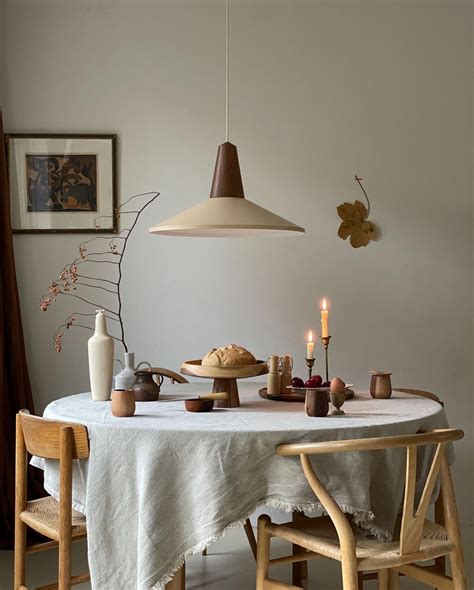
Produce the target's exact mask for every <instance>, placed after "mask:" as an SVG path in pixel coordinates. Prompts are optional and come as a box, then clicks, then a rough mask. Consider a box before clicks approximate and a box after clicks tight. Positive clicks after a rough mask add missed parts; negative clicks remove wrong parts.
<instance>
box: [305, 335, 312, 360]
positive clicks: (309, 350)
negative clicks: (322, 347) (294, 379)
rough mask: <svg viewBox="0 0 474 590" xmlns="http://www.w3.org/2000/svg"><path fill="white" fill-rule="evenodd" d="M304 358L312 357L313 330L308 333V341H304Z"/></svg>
mask: <svg viewBox="0 0 474 590" xmlns="http://www.w3.org/2000/svg"><path fill="white" fill-rule="evenodd" d="M306 358H307V359H314V342H313V332H311V330H310V331H309V334H308V342H306Z"/></svg>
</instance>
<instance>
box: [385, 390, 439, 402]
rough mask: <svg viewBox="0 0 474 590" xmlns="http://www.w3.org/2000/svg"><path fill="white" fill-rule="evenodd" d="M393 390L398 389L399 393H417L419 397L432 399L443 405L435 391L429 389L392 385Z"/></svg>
mask: <svg viewBox="0 0 474 590" xmlns="http://www.w3.org/2000/svg"><path fill="white" fill-rule="evenodd" d="M393 391H399V392H400V393H409V394H410V395H419V396H420V397H426V398H428V399H432V400H433V401H434V402H438V403H439V404H441V405H443V402H442V401H441V400H440V399H439V397H438V396H437V395H436V394H435V393H431V391H424V390H423V389H409V388H403V387H394V388H393Z"/></svg>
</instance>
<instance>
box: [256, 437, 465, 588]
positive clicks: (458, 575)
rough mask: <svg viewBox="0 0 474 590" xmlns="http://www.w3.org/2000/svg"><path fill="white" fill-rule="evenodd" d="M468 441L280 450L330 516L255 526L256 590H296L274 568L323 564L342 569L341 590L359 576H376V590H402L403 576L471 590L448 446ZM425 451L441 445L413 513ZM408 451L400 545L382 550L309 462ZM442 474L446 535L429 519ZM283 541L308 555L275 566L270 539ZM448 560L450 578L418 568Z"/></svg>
mask: <svg viewBox="0 0 474 590" xmlns="http://www.w3.org/2000/svg"><path fill="white" fill-rule="evenodd" d="M463 436H464V433H463V432H462V430H454V429H444V430H436V431H433V432H427V433H419V434H412V435H400V436H388V437H382V438H366V439H359V440H357V439H356V440H340V441H331V442H320V443H309V444H285V445H280V446H279V447H277V453H278V454H279V455H282V456H299V457H300V460H301V464H302V468H303V472H304V474H305V476H306V479H307V480H308V483H309V485H310V486H311V488H312V490H313V491H314V493H315V494H316V496H317V497H318V500H319V501H320V502H321V504H322V505H323V507H324V509H325V510H326V512H327V513H328V516H327V517H320V518H313V519H305V520H303V521H300V522H290V523H286V524H281V525H278V524H274V523H272V522H271V520H270V518H269V517H268V516H265V515H263V516H261V517H260V518H259V522H258V554H257V585H256V589H257V590H270V589H284V588H288V589H290V590H296V589H297V588H299V586H292V585H288V584H284V583H282V582H277V581H276V580H273V579H271V578H269V577H268V570H269V566H270V565H274V564H282V563H294V562H297V561H306V560H309V559H316V558H320V557H329V558H331V559H335V560H338V561H340V562H341V565H342V579H343V589H344V590H357V589H358V583H359V581H358V572H364V571H367V570H376V571H378V573H379V575H378V577H379V590H398V588H399V586H398V578H399V574H400V573H402V574H405V575H407V576H410V577H413V578H415V579H417V580H419V581H421V582H424V583H425V584H428V585H431V586H432V587H435V588H440V589H443V590H449V589H453V590H466V579H465V573H464V563H463V553H462V541H461V535H460V530H459V520H458V514H457V508H456V502H455V498H454V488H453V483H452V479H451V473H450V469H449V465H448V461H447V458H446V454H445V445H446V443H448V442H450V441H455V440H459V439H461V438H462V437H463ZM420 445H436V451H435V453H434V458H433V461H432V464H431V468H430V471H429V474H428V476H427V478H426V482H425V486H424V490H423V493H422V497H421V500H420V502H419V504H418V507H417V508H416V509H415V487H416V459H417V448H418V447H419V446H420ZM389 448H406V453H407V466H406V482H405V497H404V503H403V512H402V515H401V529H400V540H399V541H394V542H392V543H382V542H380V541H377V540H370V539H367V538H366V537H365V536H363V535H362V534H360V533H359V532H358V531H357V529H356V527H355V526H354V525H353V523H352V521H351V520H350V519H348V518H347V517H346V515H345V514H344V513H343V512H342V510H341V509H340V508H339V506H338V505H337V503H336V501H335V500H334V499H333V498H332V496H331V495H330V494H329V492H328V491H327V490H326V488H325V487H324V486H323V484H322V483H321V482H320V480H319V479H318V477H317V475H316V473H315V471H314V469H313V466H312V465H311V462H310V456H311V455H317V454H325V453H339V452H348V451H371V450H379V449H389ZM439 474H441V493H442V495H443V504H444V517H445V522H446V528H443V527H442V526H440V525H438V524H436V523H434V522H431V521H429V520H427V519H426V515H427V511H428V507H429V503H430V500H431V496H432V493H433V489H434V486H435V484H436V480H437V478H438V476H439ZM272 536H274V537H281V538H283V539H286V540H287V541H289V542H290V543H293V544H296V545H299V546H300V547H302V548H304V553H300V554H297V555H289V556H287V557H280V558H278V559H270V538H271V537H272ZM442 555H449V557H450V561H451V570H452V578H450V577H448V576H446V575H443V574H441V573H439V572H436V571H431V570H428V569H426V568H423V567H421V566H419V565H415V562H419V561H427V560H431V559H434V558H436V557H439V556H442Z"/></svg>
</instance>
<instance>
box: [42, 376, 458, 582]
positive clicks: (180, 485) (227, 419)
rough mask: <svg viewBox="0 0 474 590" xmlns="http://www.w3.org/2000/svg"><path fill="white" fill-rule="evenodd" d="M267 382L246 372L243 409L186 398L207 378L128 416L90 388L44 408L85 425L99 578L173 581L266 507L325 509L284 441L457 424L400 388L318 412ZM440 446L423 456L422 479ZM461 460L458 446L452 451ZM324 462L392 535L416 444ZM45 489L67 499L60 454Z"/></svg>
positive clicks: (79, 477)
mask: <svg viewBox="0 0 474 590" xmlns="http://www.w3.org/2000/svg"><path fill="white" fill-rule="evenodd" d="M263 385H264V384H263V383H256V382H241V384H240V386H239V389H240V398H241V406H240V407H239V408H225V409H224V408H222V409H221V408H219V409H214V410H213V411H212V412H209V413H191V412H187V411H186V410H185V408H184V402H183V399H185V398H191V397H195V396H197V395H202V394H204V393H208V392H209V390H210V388H209V384H206V383H189V384H182V385H181V384H180V385H165V386H162V391H161V394H160V399H159V401H157V402H137V404H136V411H135V415H134V416H132V417H129V418H116V417H114V416H113V415H112V413H111V404H110V402H97V401H93V400H92V399H91V396H90V394H89V393H81V394H77V395H71V396H68V397H64V398H61V399H58V400H55V401H53V402H52V403H50V404H49V405H48V406H47V407H46V409H45V412H44V416H45V417H47V418H50V419H55V420H63V421H69V422H75V423H81V424H84V425H85V426H86V427H87V429H88V435H89V439H90V456H89V459H88V460H79V461H75V465H74V468H73V507H74V509H75V510H78V511H80V512H82V513H84V514H86V517H87V532H88V556H89V567H90V572H91V582H92V587H93V588H96V589H98V590H109V589H110V590H117V589H120V590H128V589H130V590H131V589H140V590H144V589H147V590H148V589H150V588H156V589H160V588H162V587H163V586H164V585H165V584H166V583H168V582H169V581H170V580H171V579H172V576H173V574H174V573H175V572H176V571H178V569H179V568H180V566H181V565H182V564H183V562H184V561H185V559H186V558H187V557H188V556H189V555H192V554H194V553H197V552H199V551H202V550H203V549H204V548H206V547H207V546H208V545H209V544H211V543H212V542H214V541H216V540H218V539H219V538H220V537H222V536H223V535H225V533H226V532H227V531H228V530H229V528H231V527H235V526H239V525H242V524H243V523H244V522H245V520H246V519H247V518H248V517H249V515H251V514H252V513H253V512H254V511H255V510H256V509H257V508H261V507H265V506H266V507H273V508H279V509H281V510H283V511H286V512H292V511H294V510H299V511H306V512H307V514H309V515H312V514H313V515H314V514H320V513H321V506H320V504H319V502H318V499H317V498H316V497H315V496H314V493H313V492H312V490H311V488H310V487H309V485H308V483H307V481H306V479H305V477H304V474H303V472H302V470H301V467H300V463H299V459H298V458H297V457H291V458H288V457H281V456H278V455H276V454H275V448H276V446H277V445H278V444H281V443H290V442H320V441H329V440H339V439H352V438H358V439H359V438H364V437H378V436H388V435H399V434H412V433H416V432H417V431H419V430H421V429H424V430H431V429H435V428H445V427H446V426H447V425H448V424H447V419H446V415H445V413H444V409H443V407H442V406H441V405H440V404H439V403H437V402H435V401H433V400H431V399H427V398H424V397H418V396H415V395H411V394H406V393H396V392H394V393H393V395H392V397H391V398H390V399H384V400H382V399H372V398H371V397H370V395H369V394H368V393H364V392H358V391H356V393H355V396H354V398H353V399H352V400H348V401H346V403H345V404H344V406H343V410H344V411H345V414H343V415H328V416H326V417H324V418H313V417H309V416H307V415H306V413H305V409H304V404H303V403H285V402H279V401H271V400H266V399H262V398H261V397H260V396H259V394H258V390H259V388H261V387H262V386H263ZM430 457H431V449H430V447H425V448H424V451H423V452H422V453H421V456H420V457H419V460H418V471H419V473H418V479H419V481H420V485H421V484H422V483H423V479H424V477H426V473H427V470H428V467H429V460H430ZM449 460H450V462H452V455H451V454H450V455H449ZM312 462H313V466H314V468H315V471H316V473H317V474H318V477H319V479H320V480H321V482H322V483H323V485H325V486H326V488H327V490H328V491H329V492H330V493H331V494H332V496H333V497H334V499H335V500H336V502H337V503H338V504H339V506H340V507H341V508H342V510H343V511H344V512H346V513H348V514H351V515H352V516H353V518H354V521H355V522H356V523H357V524H358V525H359V526H360V527H361V528H363V529H365V530H366V531H367V532H368V533H369V534H371V535H375V536H376V537H378V538H380V539H382V540H390V539H391V536H392V533H393V530H394V527H395V522H396V519H397V514H398V512H399V508H400V506H401V503H402V499H403V492H404V472H405V453H404V451H403V449H386V450H383V451H369V452H357V453H337V454H334V455H317V456H315V457H314V459H313V461H312ZM33 464H35V465H36V466H38V467H41V468H43V469H44V470H45V487H46V489H47V491H48V492H49V493H50V494H51V495H53V496H54V497H56V498H57V497H58V490H59V469H58V465H57V463H56V462H54V461H49V460H46V461H44V460H40V459H37V458H33Z"/></svg>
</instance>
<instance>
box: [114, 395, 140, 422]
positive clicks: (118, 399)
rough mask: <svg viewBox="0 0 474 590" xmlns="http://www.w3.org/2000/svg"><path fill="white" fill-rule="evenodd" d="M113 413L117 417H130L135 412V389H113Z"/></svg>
mask: <svg viewBox="0 0 474 590" xmlns="http://www.w3.org/2000/svg"><path fill="white" fill-rule="evenodd" d="M112 414H113V415H114V416H115V417H116V418H129V417H130V416H133V414H135V394H134V392H133V389H114V390H113V391H112Z"/></svg>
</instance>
